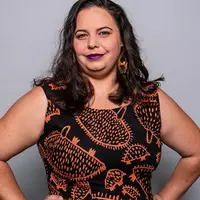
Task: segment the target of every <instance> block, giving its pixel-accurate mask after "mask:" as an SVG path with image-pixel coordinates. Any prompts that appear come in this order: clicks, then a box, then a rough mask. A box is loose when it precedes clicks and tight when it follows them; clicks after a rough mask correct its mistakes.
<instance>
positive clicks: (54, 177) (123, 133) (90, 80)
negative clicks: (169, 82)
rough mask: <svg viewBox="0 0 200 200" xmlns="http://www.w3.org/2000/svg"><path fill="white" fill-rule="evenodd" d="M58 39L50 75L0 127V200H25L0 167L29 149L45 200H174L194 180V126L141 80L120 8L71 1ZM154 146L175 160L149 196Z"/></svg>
mask: <svg viewBox="0 0 200 200" xmlns="http://www.w3.org/2000/svg"><path fill="white" fill-rule="evenodd" d="M61 36H62V37H61V45H60V48H59V50H58V54H57V56H56V58H55V60H54V63H53V68H52V76H51V77H46V78H44V79H39V80H37V81H35V83H34V85H35V86H36V87H35V88H34V89H32V90H31V91H30V92H28V93H27V94H25V95H24V96H23V97H22V98H21V99H19V100H18V101H17V102H16V103H15V104H14V105H13V106H12V107H11V108H10V109H9V111H8V112H7V113H6V114H5V116H4V117H3V118H2V119H1V120H0V134H1V135H0V137H1V138H0V160H1V162H0V173H1V174H0V176H1V179H0V186H1V187H0V199H3V200H7V199H9V200H10V199H12V200H15V199H16V200H19V199H20V200H21V199H22V200H23V199H26V198H25V197H24V195H23V194H22V193H21V191H20V189H19V187H18V186H17V184H16V182H15V179H14V176H13V174H12V171H11V170H10V168H9V166H8V164H7V163H6V161H7V160H9V159H10V158H11V157H13V156H15V155H16V154H18V153H19V152H21V151H23V150H24V149H26V148H28V147H30V146H31V145H33V144H35V143H37V144H38V148H39V151H40V154H41V156H42V158H43V161H44V165H45V169H46V173H47V179H48V186H49V190H50V194H51V195H50V196H48V197H47V199H48V200H50V199H59V198H61V199H62V198H65V199H68V200H69V199H107V200H111V199H116V200H117V199H138V200H139V199H141V200H142V199H148V200H152V199H163V200H177V199H179V198H180V197H181V196H182V195H183V194H184V192H185V191H186V190H187V189H188V188H189V187H190V186H191V184H192V183H193V182H194V181H195V180H196V179H197V178H198V177H199V173H200V150H199V146H200V135H199V129H198V127H197V126H196V125H195V123H194V122H193V121H192V120H191V119H190V118H189V117H188V116H187V115H186V114H185V113H184V112H183V111H182V110H181V109H180V107H179V106H178V105H177V104H176V103H175V102H174V101H173V100H172V99H171V98H170V97H169V96H168V95H167V94H165V93H164V92H163V91H162V90H161V89H159V84H158V82H159V81H161V80H162V78H160V79H157V80H154V81H150V80H149V78H148V71H147V69H146V68H145V66H144V64H143V62H142V60H141V58H140V54H139V48H138V45H137V43H136V39H135V36H134V34H133V31H132V27H131V24H130V23H129V21H128V19H127V17H126V14H125V13H124V11H123V9H122V8H121V7H120V6H119V5H117V4H115V3H113V2H112V1H108V0H79V1H77V2H76V3H75V4H74V5H73V7H72V8H71V10H70V12H69V15H68V17H67V19H66V22H65V25H64V29H63V31H62V34H61ZM30 105H31V106H30ZM162 143H165V144H166V145H168V146H169V147H171V148H172V149H174V150H175V151H177V152H178V153H179V154H180V155H181V156H182V158H181V159H180V161H179V163H178V165H177V167H176V169H175V171H174V173H173V175H172V177H171V179H170V180H169V182H168V183H167V184H166V186H165V187H164V188H163V189H162V190H161V191H160V192H159V194H158V195H154V197H153V194H152V191H151V173H152V172H153V171H154V170H155V169H156V168H157V166H158V164H159V161H160V156H161V144H162ZM11 144H12V145H11ZM8 146H9V149H7V147H8Z"/></svg>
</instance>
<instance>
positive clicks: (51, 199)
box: [45, 195, 63, 200]
mask: <svg viewBox="0 0 200 200" xmlns="http://www.w3.org/2000/svg"><path fill="white" fill-rule="evenodd" d="M45 200H63V198H62V197H61V196H58V195H49V196H47V197H46V199H45Z"/></svg>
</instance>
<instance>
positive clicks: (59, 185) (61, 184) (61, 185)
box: [50, 173, 67, 192]
mask: <svg viewBox="0 0 200 200" xmlns="http://www.w3.org/2000/svg"><path fill="white" fill-rule="evenodd" d="M50 181H51V182H53V183H54V184H55V185H56V189H58V190H60V189H62V190H63V191H64V192H66V191H67V183H66V180H65V179H62V178H60V177H59V176H57V175H56V174H55V173H51V175H50Z"/></svg>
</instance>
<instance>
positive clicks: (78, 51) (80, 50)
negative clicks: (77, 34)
mask: <svg viewBox="0 0 200 200" xmlns="http://www.w3.org/2000/svg"><path fill="white" fill-rule="evenodd" d="M73 46H74V50H75V53H76V55H77V56H79V55H81V54H83V53H84V49H85V45H84V44H83V43H80V42H78V41H74V43H73Z"/></svg>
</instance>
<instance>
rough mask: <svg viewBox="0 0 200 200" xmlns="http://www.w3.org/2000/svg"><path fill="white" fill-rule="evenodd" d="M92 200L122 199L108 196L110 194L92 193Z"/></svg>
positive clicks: (117, 196) (116, 196)
mask: <svg viewBox="0 0 200 200" xmlns="http://www.w3.org/2000/svg"><path fill="white" fill-rule="evenodd" d="M92 199H94V200H123V199H122V198H120V196H119V195H114V196H113V195H110V194H104V193H101V192H97V193H92Z"/></svg>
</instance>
